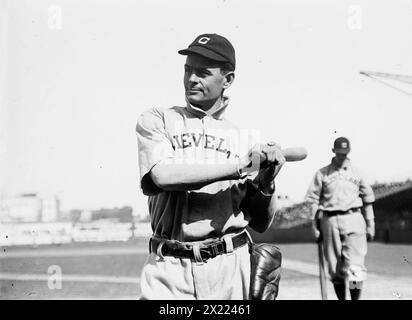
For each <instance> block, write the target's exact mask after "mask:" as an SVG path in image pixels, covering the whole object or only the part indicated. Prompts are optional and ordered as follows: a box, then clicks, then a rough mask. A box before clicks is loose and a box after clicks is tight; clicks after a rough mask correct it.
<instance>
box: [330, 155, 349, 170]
mask: <svg viewBox="0 0 412 320" xmlns="http://www.w3.org/2000/svg"><path fill="white" fill-rule="evenodd" d="M331 163H332V165H333V166H334V167H335V168H336V169H340V168H342V169H345V170H346V169H347V168H349V166H350V159H349V158H346V159H345V161H344V162H343V163H342V167H338V166H337V165H336V164H335V157H333V158H332V161H331Z"/></svg>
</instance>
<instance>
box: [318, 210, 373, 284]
mask: <svg viewBox="0 0 412 320" xmlns="http://www.w3.org/2000/svg"><path fill="white" fill-rule="evenodd" d="M321 230H322V236H323V246H324V249H325V250H324V252H325V258H326V261H327V265H328V271H329V276H330V279H331V280H332V282H342V281H345V280H348V281H364V280H366V267H365V257H366V253H367V240H366V223H365V220H364V218H363V216H362V214H361V212H360V211H356V212H352V213H349V214H344V215H336V216H332V217H327V216H326V215H325V214H324V215H323V217H322V220H321Z"/></svg>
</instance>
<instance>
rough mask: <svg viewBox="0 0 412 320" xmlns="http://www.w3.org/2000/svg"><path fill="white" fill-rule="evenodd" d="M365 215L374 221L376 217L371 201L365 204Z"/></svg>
mask: <svg viewBox="0 0 412 320" xmlns="http://www.w3.org/2000/svg"><path fill="white" fill-rule="evenodd" d="M363 215H364V218H365V220H366V221H368V220H370V221H373V220H374V219H375V213H374V211H373V206H372V204H371V203H368V204H365V205H364V206H363Z"/></svg>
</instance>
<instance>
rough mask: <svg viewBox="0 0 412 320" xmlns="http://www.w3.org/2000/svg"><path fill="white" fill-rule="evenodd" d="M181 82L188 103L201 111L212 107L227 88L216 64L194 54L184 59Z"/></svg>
mask: <svg viewBox="0 0 412 320" xmlns="http://www.w3.org/2000/svg"><path fill="white" fill-rule="evenodd" d="M183 82H184V86H185V94H186V97H187V99H188V100H189V102H190V103H191V104H193V105H195V106H198V107H200V108H202V109H208V108H210V107H212V106H213V105H214V103H215V102H216V100H217V99H218V98H219V97H220V95H221V94H222V90H223V89H226V88H227V87H228V84H227V77H226V76H225V75H223V74H222V73H221V71H220V67H219V66H218V64H217V63H216V62H214V61H212V60H209V59H207V58H204V57H202V56H199V55H195V54H190V55H188V56H187V58H186V64H185V76H184V80H183Z"/></svg>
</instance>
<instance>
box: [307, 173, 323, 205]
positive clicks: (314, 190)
mask: <svg viewBox="0 0 412 320" xmlns="http://www.w3.org/2000/svg"><path fill="white" fill-rule="evenodd" d="M321 192H322V173H321V171H320V170H319V171H317V172H316V174H315V176H314V177H313V179H312V181H311V182H310V184H309V187H308V190H307V192H306V196H305V201H307V202H309V203H316V204H318V203H319V200H320V196H321Z"/></svg>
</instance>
